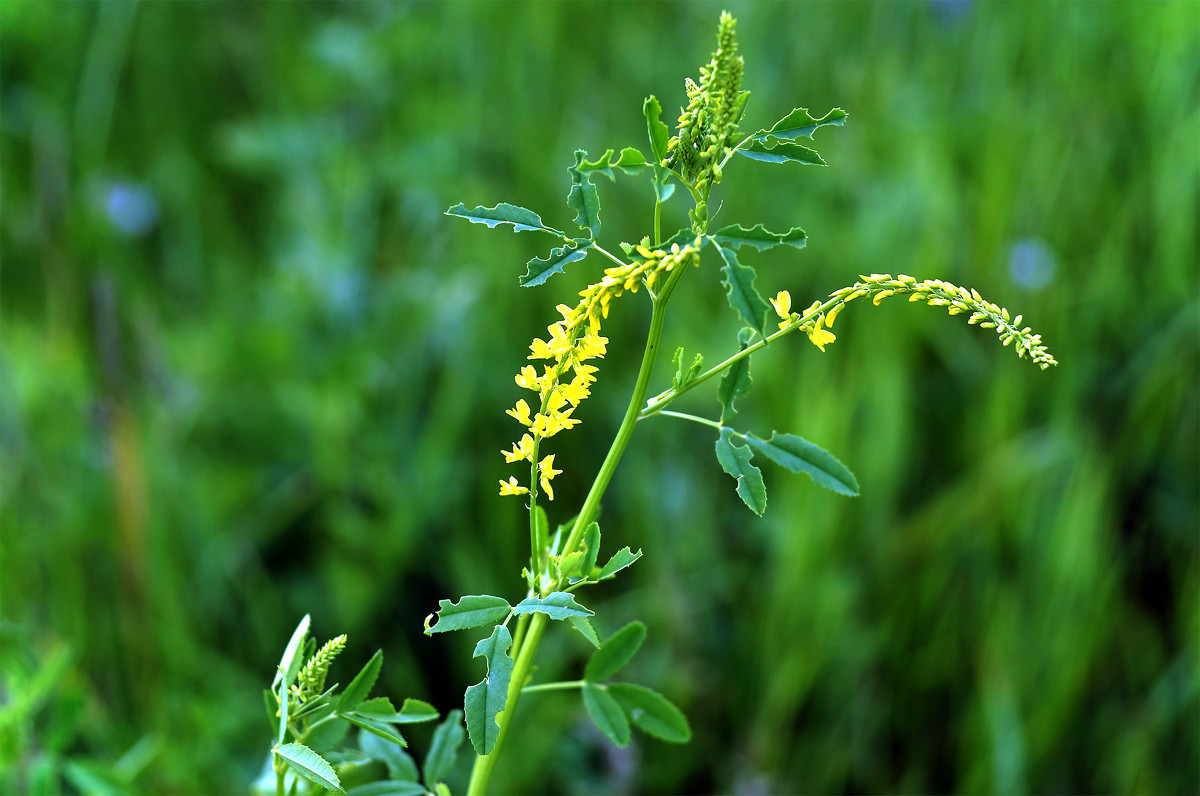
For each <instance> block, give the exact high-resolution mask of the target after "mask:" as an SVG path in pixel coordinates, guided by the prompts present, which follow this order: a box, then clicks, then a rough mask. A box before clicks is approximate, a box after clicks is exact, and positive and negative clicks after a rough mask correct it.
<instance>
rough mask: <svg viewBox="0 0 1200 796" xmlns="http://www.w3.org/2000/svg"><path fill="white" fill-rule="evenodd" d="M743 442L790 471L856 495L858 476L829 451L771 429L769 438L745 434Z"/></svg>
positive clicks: (836, 490)
mask: <svg viewBox="0 0 1200 796" xmlns="http://www.w3.org/2000/svg"><path fill="white" fill-rule="evenodd" d="M745 439H746V444H748V445H749V446H750V447H751V448H753V449H754V450H756V451H758V452H759V453H761V454H762V455H763V456H766V457H767V458H768V459H770V460H771V461H773V462H775V463H776V464H778V465H779V466H781V467H785V468H787V469H788V470H790V471H792V472H793V473H808V474H809V475H810V476H811V477H812V480H813V481H814V482H815V483H817V484H819V485H820V486H823V487H825V488H826V489H830V490H833V491H834V492H837V493H838V494H839V495H849V496H851V497H857V496H858V479H857V478H855V477H854V473H852V472H850V470H849V468H847V467H846V465H844V464H842V463H841V462H840V461H838V460H837V459H836V458H834V456H833V454H831V453H829V452H828V451H826V450H823V449H822V448H820V447H818V446H816V445H814V444H813V443H811V442H809V441H808V440H806V439H804V438H802V437H797V436H796V435H794V434H778V433H776V432H771V438H770V439H769V440H763V439H759V438H758V437H755V436H752V435H747V436H746V437H745Z"/></svg>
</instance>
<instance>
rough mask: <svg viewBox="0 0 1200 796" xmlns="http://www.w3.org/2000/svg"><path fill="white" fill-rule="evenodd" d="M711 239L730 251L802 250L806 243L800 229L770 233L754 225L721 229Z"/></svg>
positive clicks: (732, 225) (805, 238) (731, 226)
mask: <svg viewBox="0 0 1200 796" xmlns="http://www.w3.org/2000/svg"><path fill="white" fill-rule="evenodd" d="M711 237H712V239H713V240H715V241H716V242H717V243H719V244H721V245H722V246H727V247H729V248H731V249H739V248H741V247H742V246H753V247H754V248H755V249H758V250H759V251H760V252H761V251H766V250H767V249H773V248H774V247H776V246H785V245H786V246H791V247H793V248H796V249H803V248H804V246H805V244H806V243H807V242H808V236H807V235H806V234H805V233H804V230H802V229H800V227H792V228H791V229H789V230H788V231H787V232H771V231H770V230H768V229H767V228H766V227H764V226H763V225H762V224H755V225H754V226H753V227H751V228H750V229H746V228H745V227H743V226H742V225H741V224H731V225H729V226H728V227H721V228H720V229H719V230H717V231H716V232H714V233H713V234H712V236H711Z"/></svg>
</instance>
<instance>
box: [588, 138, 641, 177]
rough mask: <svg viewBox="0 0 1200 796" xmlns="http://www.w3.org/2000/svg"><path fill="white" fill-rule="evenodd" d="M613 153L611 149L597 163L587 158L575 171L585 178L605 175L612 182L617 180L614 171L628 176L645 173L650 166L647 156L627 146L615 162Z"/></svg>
mask: <svg viewBox="0 0 1200 796" xmlns="http://www.w3.org/2000/svg"><path fill="white" fill-rule="evenodd" d="M612 153H613V151H612V150H611V149H609V150H607V151H606V152H605V153H604V154H603V155H601V156H600V159H599V160H595V161H589V160H587V158H586V157H585V158H584V159H583V160H582V161H581V162H580V163H579V164H578V165H577V166H576V167H575V171H577V172H578V173H580V174H582V175H585V176H590V175H592V174H603V175H604V176H605V177H608V178H609V179H610V180H616V174H615V173H614V172H613V169H620V170H621V171H623V172H625V173H626V174H630V175H633V174H638V173H639V172H642V171H644V170H645V169H646V167H647V166H649V165H650V164H649V163H647V162H646V156H645V155H643V154H642V153H641V152H639V151H638V150H636V149H634V148H633V147H628V146H627V147H625V148H624V149H622V150H621V154H620V155H618V156H617V159H616V160H613V157H612Z"/></svg>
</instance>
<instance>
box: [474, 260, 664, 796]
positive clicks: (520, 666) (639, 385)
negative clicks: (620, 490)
mask: <svg viewBox="0 0 1200 796" xmlns="http://www.w3.org/2000/svg"><path fill="white" fill-rule="evenodd" d="M686 270H687V268H686V265H685V264H684V263H680V264H679V267H678V268H676V269H674V270H672V271H671V274H670V276H668V277H667V281H666V283H665V284H664V285H663V288H662V290H661V291H660V292H659V294H658V296H657V297H656V298H655V299H654V310H653V312H652V313H651V315H650V331H649V332H648V333H647V335H646V348H645V350H644V351H643V353H642V365H641V368H640V369H639V370H638V377H637V382H636V383H635V384H634V387H633V395H631V396H630V398H629V407H628V408H627V409H626V410H625V418H624V419H623V420H622V421H621V427H620V428H619V429H618V430H617V436H616V438H615V439H614V440H613V443H612V447H610V448H609V449H608V455H607V456H605V457H604V463H603V464H602V465H600V472H599V473H598V474H597V475H596V480H594V481H593V482H592V488H591V489H590V490H589V491H588V494H587V498H586V499H585V500H584V502H583V508H581V509H580V510H579V516H578V517H577V518H576V520H575V526H574V527H573V528H572V529H571V535H570V536H568V537H567V543H566V544H565V545H564V546H563V549H562V553H561V555H563V556H567V555H570V554H571V553H572V552H574V551H575V550H576V549H577V548H578V547H579V543H580V542H581V541H582V539H583V532H584V530H585V529H586V528H587V526H588V524H589V523H591V521H592V517H593V516H595V514H596V512H597V510H598V509H599V506H600V498H601V497H603V495H604V491H605V490H606V489H607V488H608V483H609V481H611V480H612V476H613V473H614V472H616V469H617V463H618V462H620V460H621V456H622V454H624V453H625V448H626V446H628V445H629V439H630V437H632V436H633V430H634V428H635V427H636V426H637V421H638V414H639V412H640V410H641V407H642V404H643V403H644V402H645V400H646V393H647V392H648V391H649V389H650V376H651V374H652V373H653V372H654V360H655V358H656V357H657V356H658V340H659V337H661V336H662V327H663V318H664V316H665V315H666V310H667V301H668V299H670V298H671V293H673V292H674V290H675V285H676V284H678V283H679V279H680V278H681V277H682V276H683V273H684V271H686ZM559 585H561V584H558V583H555V584H551V588H550V589H547V590H546V592H549V591H553V590H554V588H557V587H558V586H559ZM548 621H549V620H548V618H547V616H546V615H545V614H541V613H539V614H534V617H533V620H532V621H531V622H530V624H529V630H528V632H527V633H526V634H525V638H524V641H523V642H522V643H521V645H520V647H519V648H517V647H515V646H514V653H515V654H516V656H517V657H516V662H515V663H514V664H513V671H512V680H511V681H510V682H509V685H508V699H507V701H506V702H505V703H504V710H503V711H501V712H500V714H499V715H497V716H496V723H497V724H499V725H500V735H499V736H498V737H497V738H496V745H495V746H493V747H492V751H490V752H489V753H488V754H486V755H480V756H478V757H476V758H475V768H474V769H473V770H472V771H471V782H470V785H469V786H468V788H467V796H483V794H485V793H487V789H488V784H489V783H490V782H491V779H492V771H493V770H494V769H495V767H496V761H497V760H498V759H499V757H500V752H501V750H502V749H503V748H504V740H505V738H507V737H508V730H509V728H510V727H511V726H512V719H513V716H514V715H515V713H516V710H517V701H518V700H519V699H520V697H521V691H522V689H523V687H524V684H525V679H526V678H527V677H528V676H529V668H530V667H531V666H532V665H533V657H534V655H536V654H537V648H538V645H539V644H540V643H541V640H542V632H543V631H544V630H545V629H546V623H547V622H548ZM518 630H519V629H518Z"/></svg>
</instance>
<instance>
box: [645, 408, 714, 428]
mask: <svg viewBox="0 0 1200 796" xmlns="http://www.w3.org/2000/svg"><path fill="white" fill-rule="evenodd" d="M658 414H660V415H666V416H667V417H678V418H680V419H681V420H691V421H692V422H693V423H699V424H701V425H704V426H712V427H713V428H715V429H717V430H718V431H720V430H721V429H722V428H723V426H722V425H721V424H720V423H718V422H717V421H715V420H709V419H708V418H707V417H697V416H696V415H689V414H685V413H684V412H672V411H671V410H669V409H663V410H661V411H659V413H658Z"/></svg>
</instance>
